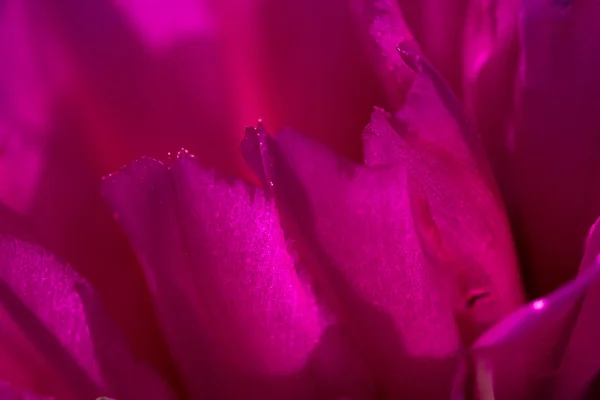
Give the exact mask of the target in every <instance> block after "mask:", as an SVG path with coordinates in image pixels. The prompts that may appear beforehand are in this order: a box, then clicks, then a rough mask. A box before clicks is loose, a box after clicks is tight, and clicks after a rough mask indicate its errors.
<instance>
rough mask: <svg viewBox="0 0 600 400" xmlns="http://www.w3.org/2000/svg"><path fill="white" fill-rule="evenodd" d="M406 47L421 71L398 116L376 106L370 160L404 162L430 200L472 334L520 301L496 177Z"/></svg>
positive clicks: (459, 310) (436, 81) (445, 95)
mask: <svg viewBox="0 0 600 400" xmlns="http://www.w3.org/2000/svg"><path fill="white" fill-rule="evenodd" d="M401 51H403V52H404V57H405V59H406V60H407V62H408V63H409V64H410V65H412V66H413V67H414V68H415V70H416V71H417V72H418V76H417V77H416V78H415V80H414V82H413V85H412V88H411V91H410V93H409V94H408V96H407V99H406V102H405V104H404V106H403V107H402V108H401V109H400V110H399V111H398V112H397V113H396V115H395V116H392V115H389V114H386V113H384V112H383V111H381V110H376V111H375V112H374V113H373V115H372V117H371V123H370V124H369V125H368V126H367V128H366V129H365V132H364V134H363V140H364V148H365V163H366V164H367V165H370V166H377V165H404V166H405V168H407V169H408V170H409V171H410V173H411V174H412V175H413V176H414V178H415V182H416V184H417V185H418V186H419V187H420V188H421V190H422V191H423V193H424V194H425V195H426V196H427V199H428V201H429V208H430V212H431V216H432V218H433V220H434V222H435V224H436V225H437V227H438V229H439V234H440V240H441V243H442V245H443V248H444V251H445V252H446V253H447V258H448V259H449V261H450V262H449V263H448V266H447V268H448V271H447V273H448V276H451V277H452V280H453V281H454V292H455V293H456V295H457V298H458V299H459V302H457V303H456V304H455V307H456V308H455V313H456V314H457V316H458V317H459V321H460V326H461V330H462V331H463V335H464V340H465V341H466V342H471V341H472V340H473V339H475V338H476V337H477V336H478V335H479V334H480V333H482V332H483V331H484V330H485V329H487V328H488V327H489V326H490V325H491V324H493V323H495V322H497V321H498V320H500V319H501V318H503V317H504V316H505V315H507V314H508V313H510V312H512V311H513V310H514V309H516V308H517V307H518V306H520V305H521V304H522V301H523V293H522V287H521V283H520V278H519V274H518V266H517V261H516V256H515V251H514V246H513V243H512V239H511V233H510V230H509V226H508V221H507V219H506V215H505V212H504V209H503V205H502V201H501V200H500V198H499V195H498V192H497V189H496V187H495V183H494V180H493V177H492V176H491V174H490V171H489V167H488V165H487V161H486V159H485V156H484V154H483V150H482V148H481V143H480V141H479V137H478V136H477V135H476V134H475V133H474V131H473V130H472V128H471V127H470V126H469V123H468V121H467V119H466V117H465V114H464V111H463V110H462V107H461V106H460V103H459V102H458V101H457V100H456V98H455V96H453V94H452V93H451V91H450V89H448V88H447V86H446V85H445V84H444V82H443V81H442V80H441V78H440V77H439V76H438V75H437V73H436V72H435V70H434V69H433V67H432V66H431V65H429V64H428V63H427V62H426V61H425V60H424V59H423V58H422V57H421V56H420V55H418V54H415V53H411V52H405V51H404V50H403V49H401Z"/></svg>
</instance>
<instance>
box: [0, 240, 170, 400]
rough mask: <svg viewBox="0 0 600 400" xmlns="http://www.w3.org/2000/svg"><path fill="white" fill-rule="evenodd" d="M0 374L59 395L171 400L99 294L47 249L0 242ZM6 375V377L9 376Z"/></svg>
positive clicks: (16, 381) (21, 383)
mask: <svg viewBox="0 0 600 400" xmlns="http://www.w3.org/2000/svg"><path fill="white" fill-rule="evenodd" d="M0 313H1V314H0V315H2V318H1V320H2V324H1V325H0V335H1V336H2V338H3V340H2V342H3V343H4V344H9V346H7V347H5V348H4V350H3V351H1V352H0V354H1V355H2V356H1V357H0V373H2V375H3V377H4V378H6V379H9V380H10V381H11V382H13V383H15V384H18V385H19V386H23V387H32V388H33V389H36V390H39V391H40V392H42V393H46V394H51V395H55V396H56V397H57V398H61V399H62V398H65V399H80V398H92V397H98V396H101V395H112V396H117V397H124V398H132V399H145V398H152V399H168V398H170V397H171V396H170V393H169V391H168V390H167V388H166V387H165V386H164V385H163V384H162V383H161V382H160V380H158V378H157V377H155V376H152V374H151V373H150V371H148V370H146V369H145V367H143V366H139V365H136V363H135V362H134V360H133V359H132V357H131V354H130V353H129V350H128V348H127V347H126V344H125V342H124V341H123V340H122V338H121V337H120V335H119V332H118V330H117V328H116V326H115V325H114V324H113V322H112V321H111V320H110V318H109V317H108V315H107V314H106V312H105V310H104V308H103V306H102V304H101V301H100V299H99V298H98V296H97V294H96V293H95V292H94V291H93V289H92V288H91V287H90V286H89V284H87V282H85V281H84V280H83V279H81V278H80V277H79V276H77V275H76V274H75V273H74V272H73V271H72V270H71V269H70V267H68V266H65V265H63V264H62V263H61V262H59V261H58V260H56V259H55V258H54V257H53V256H52V255H50V254H48V253H46V252H45V251H44V250H42V249H40V248H39V247H36V246H34V245H30V244H27V243H24V242H22V241H20V240H16V239H11V238H9V237H1V238H0ZM5 375H7V376H5Z"/></svg>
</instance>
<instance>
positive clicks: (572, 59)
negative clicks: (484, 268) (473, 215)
mask: <svg viewBox="0 0 600 400" xmlns="http://www.w3.org/2000/svg"><path fill="white" fill-rule="evenodd" d="M519 6H520V8H519V10H518V12H519V15H520V18H519V24H518V38H519V39H520V49H519V45H518V44H515V43H514V40H515V38H511V37H510V36H511V35H510V34H509V35H508V36H507V40H505V41H502V40H499V41H497V42H496V46H495V48H494V49H493V51H492V54H491V55H490V56H489V60H488V62H487V64H486V66H485V67H484V68H483V69H482V71H480V72H479V76H478V77H477V79H478V82H477V85H478V87H477V88H476V90H477V97H476V99H474V101H475V102H477V103H478V104H479V112H478V117H477V118H478V121H479V122H480V123H479V125H480V126H479V127H480V128H481V133H482V135H483V136H484V137H488V138H489V139H488V143H487V144H488V148H489V150H490V154H491V155H492V161H493V162H494V163H495V164H496V168H495V172H496V173H497V175H498V177H499V181H500V186H501V189H502V190H503V194H504V196H505V198H506V201H507V205H508V211H509V216H510V218H511V220H512V222H513V229H514V233H515V238H516V241H517V245H518V247H519V250H521V251H520V253H521V254H522V264H523V265H524V268H525V278H526V280H527V283H528V285H529V287H530V289H531V291H532V292H533V294H535V295H543V294H545V293H548V292H549V291H551V290H553V289H555V288H556V287H557V286H559V285H560V284H561V283H562V282H564V281H565V280H567V279H569V278H572V277H573V276H574V275H575V274H576V271H577V265H578V261H579V259H580V257H581V254H582V247H581V243H582V242H583V241H584V239H585V235H586V230H587V228H588V227H589V226H590V225H591V224H592V223H593V222H594V220H595V218H596V216H597V215H598V214H599V213H600V199H599V197H600V193H599V191H598V185H597V182H598V161H597V155H596V149H597V148H598V145H599V140H600V139H599V138H600V136H599V135H598V127H599V126H600V116H599V114H598V112H597V109H598V107H599V105H600V100H599V98H598V95H597V93H598V91H599V88H600V78H599V77H598V74H597V70H598V68H599V66H600V51H599V50H600V44H599V43H598V42H597V41H594V40H591V39H590V38H593V37H597V36H598V35H599V34H600V25H598V23H597V21H598V18H599V15H600V6H599V4H598V3H597V2H594V1H586V0H583V1H573V2H570V1H545V0H533V1H523V2H520V3H519ZM515 14H516V13H513V15H515ZM508 33H510V32H508ZM513 36H514V35H513ZM511 41H512V43H511ZM519 50H520V54H518V53H517V54H515V53H516V52H517V51H519ZM515 60H518V61H517V62H515ZM515 65H516V67H515ZM492 76H493V79H492ZM494 81H495V83H493V82H494ZM496 88H498V89H499V90H496ZM485 93H487V95H486V94H485ZM510 104H514V110H511V109H510V108H509V109H507V105H510ZM507 119H509V121H508V122H507ZM565 232H568V234H567V235H565Z"/></svg>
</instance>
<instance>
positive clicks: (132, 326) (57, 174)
mask: <svg viewBox="0 0 600 400" xmlns="http://www.w3.org/2000/svg"><path fill="white" fill-rule="evenodd" d="M91 3H92V2H87V3H86V7H87V6H88V5H89V4H91ZM50 4H52V5H53V6H54V7H57V8H60V7H61V6H64V5H65V3H61V5H58V3H44V2H42V3H40V2H35V1H29V0H7V1H0V59H2V60H3V62H2V65H0V203H2V204H4V205H6V206H7V207H9V208H10V209H12V210H14V211H16V212H19V213H21V214H23V215H22V216H21V217H20V218H19V219H20V221H19V223H18V225H25V224H26V225H27V226H28V229H27V230H28V232H29V233H30V234H31V235H28V236H27V238H34V239H36V242H39V243H40V244H42V245H43V246H44V247H45V248H47V249H49V250H50V251H51V252H52V253H54V254H56V255H58V256H60V257H61V258H62V259H65V260H67V261H68V262H69V263H70V264H71V265H72V267H73V268H74V269H75V270H76V271H77V272H78V273H79V274H81V275H82V276H83V277H84V278H85V279H87V280H88V281H90V283H91V284H92V285H93V286H94V287H96V288H97V289H98V290H99V291H100V292H101V293H102V294H103V295H104V296H105V301H106V304H107V307H108V310H109V312H110V313H111V315H113V316H114V317H115V319H116V321H117V323H118V324H119V325H120V326H121V328H123V333H124V335H125V337H126V339H127V340H128V342H129V343H130V344H131V346H132V350H133V351H134V353H135V354H136V356H139V357H141V358H144V359H145V360H146V361H149V362H152V363H154V364H162V365H163V366H165V367H166V368H165V369H168V367H169V361H168V357H167V356H166V354H165V353H166V351H165V350H164V349H165V346H164V343H162V342H161V339H160V337H159V336H158V332H157V331H158V329H157V324H156V321H155V320H154V316H153V312H152V310H151V307H149V305H150V304H151V303H150V300H149V296H148V293H147V290H146V288H145V287H144V285H143V276H142V274H141V270H140V268H139V266H138V265H136V262H135V256H134V255H133V252H132V251H131V249H130V248H129V247H128V244H127V242H126V240H125V238H124V236H123V235H122V234H121V233H120V232H119V230H118V226H117V225H116V224H115V222H114V221H113V220H112V213H111V212H109V211H108V209H107V207H106V205H105V204H104V203H103V201H102V199H101V198H100V195H99V184H100V169H101V166H100V165H99V164H101V162H100V161H99V160H98V158H101V155H102V151H101V147H100V146H96V147H93V146H94V145H95V144H96V143H94V141H93V140H90V136H92V135H93V133H94V132H96V130H97V129H101V128H102V127H106V124H102V121H99V120H97V119H96V120H94V124H93V125H94V129H96V130H94V129H92V130H89V129H87V128H89V125H88V126H86V125H85V123H84V122H85V120H86V118H87V117H88V115H81V114H82V109H85V104H82V103H86V101H88V100H87V98H81V97H77V95H78V94H81V92H83V93H85V90H84V88H83V86H85V85H81V83H82V82H81V78H82V74H81V73H80V72H81V71H78V70H77V68H76V63H75V62H74V57H72V54H71V52H70V51H69V50H70V49H69V46H68V42H66V41H64V40H63V38H62V34H61V29H63V28H65V27H66V24H65V25H64V26H61V25H60V24H57V23H56V21H55V18H54V16H53V15H52V13H51V12H50V10H48V9H47V8H46V7H45V5H50ZM86 19H87V20H90V21H94V20H95V19H94V18H86ZM98 32H100V31H98ZM74 36H80V33H77V34H74ZM113 43H119V40H115V41H114V42H113ZM109 86H111V85H109ZM82 97H85V96H82ZM83 111H85V110H83ZM111 151H112V152H113V153H118V154H120V151H118V147H117V146H113V147H112V148H111ZM115 168H116V167H115ZM1 219H2V217H0V220H1ZM1 222H2V221H0V223H1ZM18 229H19V230H22V229H20V228H18ZM0 230H3V231H5V230H4V229H2V228H1V227H0ZM6 232H8V233H11V234H16V235H17V236H19V237H21V236H22V235H21V233H19V232H15V230H14V229H12V230H6ZM117 277H118V278H117ZM163 372H164V370H163Z"/></svg>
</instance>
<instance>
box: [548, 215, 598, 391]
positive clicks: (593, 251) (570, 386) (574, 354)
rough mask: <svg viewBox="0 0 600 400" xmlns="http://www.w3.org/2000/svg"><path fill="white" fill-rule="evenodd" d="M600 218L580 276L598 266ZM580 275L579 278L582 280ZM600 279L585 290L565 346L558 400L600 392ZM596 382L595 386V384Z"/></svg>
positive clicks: (557, 381)
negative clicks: (599, 226) (599, 381)
mask: <svg viewBox="0 0 600 400" xmlns="http://www.w3.org/2000/svg"><path fill="white" fill-rule="evenodd" d="M599 222H600V219H599V220H596V222H595V224H594V226H593V227H592V229H591V230H590V234H589V235H588V240H587V245H586V249H585V255H584V257H583V261H582V262H581V266H580V273H579V274H580V275H579V276H580V277H582V276H584V275H585V274H587V271H588V269H595V268H597V265H598V261H599V260H600V259H599V258H598V257H599V256H600V246H599V243H600V232H599V231H598V224H599ZM580 277H578V279H581V278H580ZM599 307H600V278H596V279H595V280H594V281H593V283H592V284H591V285H590V287H589V288H588V289H587V291H586V293H585V297H584V299H583V301H582V303H581V308H580V310H579V314H578V316H577V321H576V322H575V323H574V325H573V330H572V332H571V336H570V338H569V343H568V345H567V347H566V348H565V354H564V356H563V358H562V363H561V365H560V369H559V371H558V376H557V379H556V389H555V391H556V394H555V398H556V399H559V400H568V399H577V398H584V397H583V396H584V395H587V396H588V397H586V399H587V398H589V399H593V398H596V397H598V395H600V391H599V390H598V389H599V388H598V385H597V383H598V376H599V374H600V345H599V344H598V333H599V332H600V318H598V308H599ZM594 383H595V385H594Z"/></svg>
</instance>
